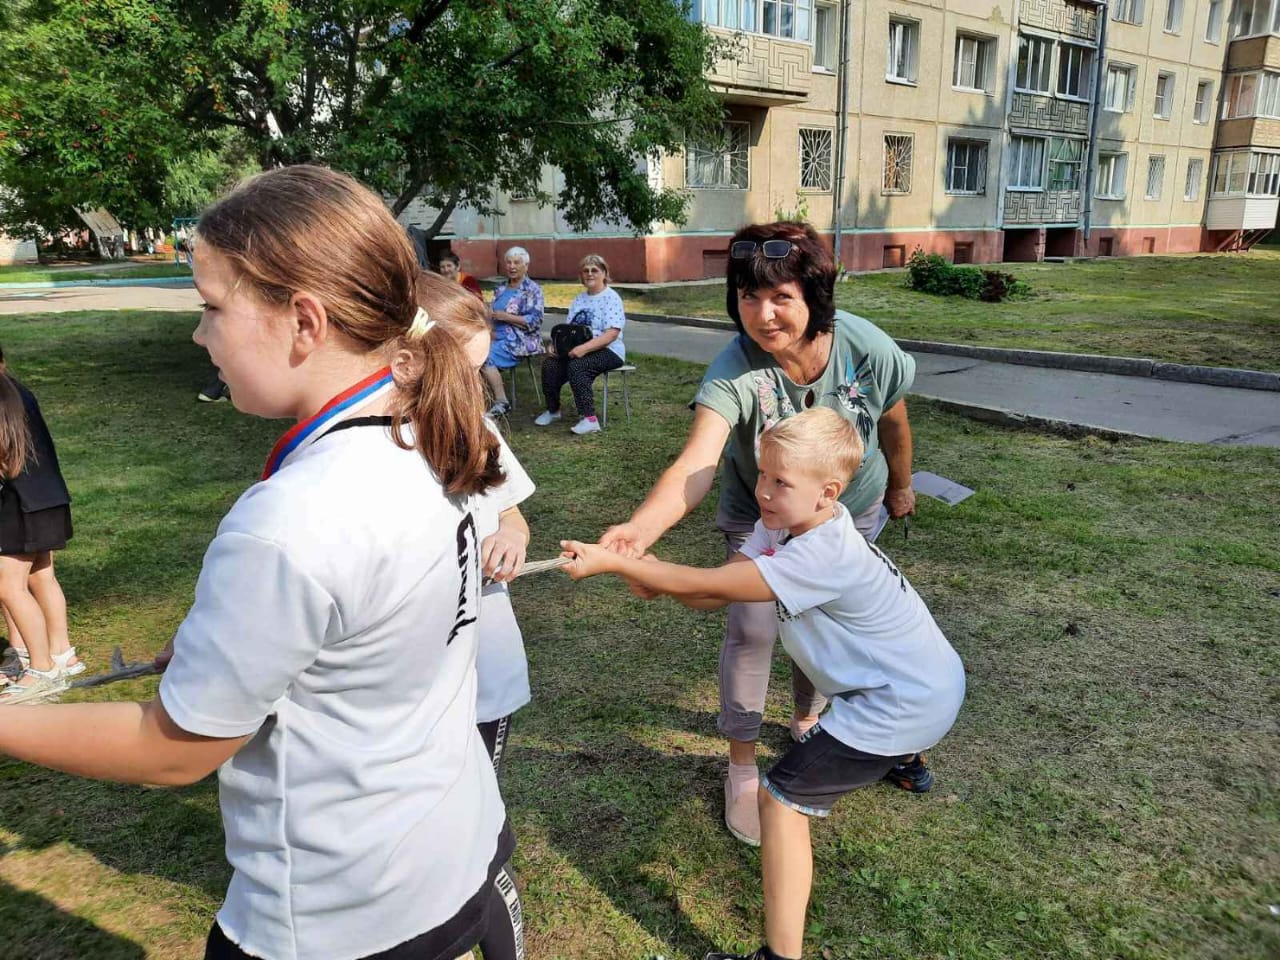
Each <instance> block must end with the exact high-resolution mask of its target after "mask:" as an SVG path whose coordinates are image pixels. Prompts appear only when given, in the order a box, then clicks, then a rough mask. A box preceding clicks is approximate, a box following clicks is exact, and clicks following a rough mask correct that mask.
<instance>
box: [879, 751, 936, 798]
mask: <svg viewBox="0 0 1280 960" xmlns="http://www.w3.org/2000/svg"><path fill="white" fill-rule="evenodd" d="M883 779H884V780H885V782H887V783H892V784H893V785H894V786H895V787H898V788H900V789H902V790H906V791H907V792H908V793H928V792H929V788H930V787H932V786H933V771H931V770H930V769H929V768H928V767H927V766H925V763H924V754H923V753H917V754H916V755H915V756H914V757H912V758H911V759H909V760H905V761H903V762H902V763H900V764H898V765H897V766H896V767H894V768H893V769H892V770H890V771H889V772H888V773H886V774H885V775H884V778H883Z"/></svg>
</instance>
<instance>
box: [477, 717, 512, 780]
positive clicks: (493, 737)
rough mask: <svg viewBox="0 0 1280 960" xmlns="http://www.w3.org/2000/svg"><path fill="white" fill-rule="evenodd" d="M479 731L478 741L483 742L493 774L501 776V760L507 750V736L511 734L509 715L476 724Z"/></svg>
mask: <svg viewBox="0 0 1280 960" xmlns="http://www.w3.org/2000/svg"><path fill="white" fill-rule="evenodd" d="M476 727H477V729H479V731H480V739H481V740H483V741H484V749H485V751H486V752H487V753H488V754H489V760H490V761H491V762H492V763H493V773H494V776H496V777H501V776H502V758H503V756H504V755H505V754H506V750H507V735H508V734H509V733H510V732H511V714H507V715H506V716H505V717H501V718H499V719H497V720H486V721H484V722H483V723H477V724H476Z"/></svg>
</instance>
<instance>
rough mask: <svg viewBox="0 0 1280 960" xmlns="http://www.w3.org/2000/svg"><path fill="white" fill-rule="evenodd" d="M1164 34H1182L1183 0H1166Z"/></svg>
mask: <svg viewBox="0 0 1280 960" xmlns="http://www.w3.org/2000/svg"><path fill="white" fill-rule="evenodd" d="M1164 32H1165V33H1181V32H1182V0H1166V3H1165V8H1164Z"/></svg>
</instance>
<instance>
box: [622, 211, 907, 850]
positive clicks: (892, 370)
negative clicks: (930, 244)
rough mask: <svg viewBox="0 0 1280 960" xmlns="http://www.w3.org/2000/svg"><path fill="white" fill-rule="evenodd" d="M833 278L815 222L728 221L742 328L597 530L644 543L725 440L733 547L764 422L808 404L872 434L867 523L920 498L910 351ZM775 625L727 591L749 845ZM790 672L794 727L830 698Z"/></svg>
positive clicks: (737, 818) (728, 812)
mask: <svg viewBox="0 0 1280 960" xmlns="http://www.w3.org/2000/svg"><path fill="white" fill-rule="evenodd" d="M835 279H836V264H835V261H834V259H833V258H832V256H831V251H830V249H829V248H828V247H827V246H826V244H825V243H823V241H822V240H821V239H820V238H819V237H818V234H817V233H816V231H814V229H813V228H812V227H811V226H809V225H808V224H804V223H794V222H780V223H766V224H755V225H752V226H749V227H744V228H743V229H742V230H739V231H738V232H737V233H736V234H734V236H733V239H732V240H731V241H730V243H729V268H728V276H727V282H726V307H727V309H728V313H729V316H730V317H731V318H732V319H733V322H734V324H735V325H736V326H737V328H738V333H739V335H738V337H737V338H736V339H735V340H734V341H733V342H732V343H731V344H729V345H728V346H727V347H725V349H724V350H723V351H721V353H720V355H719V356H718V357H716V359H715V360H713V361H712V363H711V366H710V367H708V368H707V373H706V375H705V376H704V377H703V381H702V385H701V387H700V388H699V390H698V393H697V396H696V397H695V398H694V417H693V427H692V429H691V430H690V432H689V439H688V441H687V442H686V443H685V447H684V450H683V451H682V452H681V454H680V456H679V457H678V458H677V459H676V461H675V462H674V463H673V464H672V465H671V466H670V467H669V468H668V469H667V471H666V472H665V473H663V475H662V476H661V477H660V478H659V480H658V482H657V483H656V484H655V485H654V487H653V489H652V490H651V491H650V492H649V496H648V497H647V498H646V499H645V501H644V503H643V504H642V505H641V506H640V508H639V509H637V510H636V512H635V513H634V514H633V515H632V516H631V519H630V520H628V521H627V522H626V523H623V524H619V525H617V526H614V527H610V528H609V529H608V530H607V531H606V532H605V534H604V536H603V537H601V538H600V543H601V544H603V545H605V546H608V547H610V548H611V549H614V550H617V551H619V552H625V553H632V554H636V555H640V554H643V553H644V552H645V551H647V550H648V549H649V548H650V547H651V546H652V545H653V544H654V543H655V542H656V541H657V540H658V538H659V537H661V536H662V535H663V534H664V533H666V531H667V530H668V529H670V528H671V527H672V526H674V525H675V524H676V523H677V522H679V521H680V520H681V519H682V518H683V517H684V516H685V515H686V514H687V513H689V512H690V511H691V510H693V509H694V508H695V507H696V506H697V505H698V504H699V503H701V502H702V499H703V498H704V497H705V496H706V495H707V493H708V492H709V491H710V490H711V485H712V483H713V481H714V480H715V474H716V465H717V464H718V463H719V462H720V458H721V454H722V453H723V455H724V463H725V466H724V471H723V474H722V476H721V483H720V508H719V511H718V513H717V516H716V525H717V526H718V527H719V528H720V530H721V531H722V532H723V534H724V536H725V543H726V546H727V549H728V553H729V554H730V555H732V554H733V553H735V552H736V551H737V549H738V547H739V546H740V545H741V544H742V541H743V540H744V539H745V538H746V536H747V535H748V534H749V533H750V532H751V529H752V527H753V526H754V524H755V522H756V520H757V519H758V518H759V510H758V508H757V506H756V501H755V483H756V474H757V472H758V471H757V466H756V454H757V447H758V442H759V438H760V435H761V434H762V433H764V431H766V430H768V429H769V427H771V426H772V425H773V424H774V423H777V422H778V421H779V420H780V419H783V418H785V417H788V416H791V415H793V414H795V413H796V412H798V411H800V410H804V409H807V408H809V407H812V406H827V407H831V408H832V409H834V410H836V411H837V412H838V413H840V414H841V415H842V416H844V417H846V418H848V419H849V420H850V421H851V422H852V423H853V424H854V426H856V427H857V429H858V432H859V434H860V435H861V436H862V440H863V443H864V445H865V446H866V457H865V459H864V460H863V464H862V467H861V468H860V469H859V471H858V473H857V474H856V475H855V476H854V478H853V482H852V483H850V484H849V487H848V489H847V490H846V491H845V492H844V494H843V495H842V497H841V500H842V502H843V503H844V505H845V507H846V508H847V509H848V510H849V513H850V515H851V516H852V517H853V518H854V522H855V525H856V526H857V527H858V530H859V531H860V532H861V533H863V535H864V536H865V535H869V534H871V531H873V530H874V529H875V527H876V520H877V517H878V515H879V513H880V507H881V503H883V504H884V506H885V508H886V509H887V510H888V512H889V516H890V517H894V518H897V517H903V516H906V515H908V514H910V513H912V512H913V511H914V510H915V494H914V493H913V492H912V490H911V426H910V423H909V422H908V420H907V407H906V402H905V401H904V400H903V397H904V396H905V394H906V392H907V390H908V389H909V388H910V386H911V382H912V380H913V378H914V376H915V361H914V360H913V359H912V358H911V357H910V356H909V355H908V354H906V353H904V352H903V351H902V350H900V349H899V348H898V346H897V344H895V343H894V342H893V340H892V339H891V338H890V337H889V336H888V335H887V334H885V333H884V331H882V330H880V329H879V328H878V327H876V326H875V325H874V324H872V323H870V322H869V321H867V320H864V319H862V318H861V317H855V316H853V315H852V314H848V313H845V312H843V311H837V310H836V309H835V304H834V291H835ZM726 444H727V446H726ZM776 639H777V619H776V615H775V613H774V608H773V604H771V603H734V604H730V605H729V608H728V619H727V623H726V627H725V638H724V643H723V645H722V647H721V653H720V719H719V724H718V726H719V729H720V732H721V733H722V734H723V735H724V736H725V737H727V738H728V739H729V775H728V778H727V779H726V781H725V822H726V824H727V825H728V827H729V830H730V831H731V832H732V833H733V834H734V835H735V836H736V837H738V838H739V839H740V840H743V841H745V842H747V843H750V844H752V845H756V844H758V843H759V842H760V820H759V814H758V812H757V808H756V791H757V787H758V784H759V774H758V772H757V769H756V763H755V744H756V739H757V738H758V736H759V732H760V723H761V720H762V715H763V711H764V702H765V696H766V694H767V692H768V683H769V668H770V662H771V659H772V656H773V645H774V642H775V641H776ZM792 674H793V683H792V686H793V692H794V694H795V713H794V715H793V717H792V721H791V732H792V736H794V737H797V738H798V737H799V736H800V735H802V734H803V733H804V732H805V731H806V730H807V729H808V728H809V727H811V726H812V725H813V724H814V723H815V722H816V721H817V715H818V713H819V712H820V711H821V710H822V709H823V707H824V706H825V701H824V699H823V697H822V696H821V695H820V694H818V693H817V692H816V691H814V689H813V685H812V684H811V683H810V682H809V680H808V678H807V677H805V676H804V675H803V674H802V673H801V672H800V671H799V670H798V669H795V668H794V667H793V669H792ZM887 779H892V781H893V782H895V783H897V784H898V785H899V786H902V787H904V788H905V789H909V790H915V791H923V790H927V789H928V788H929V786H930V784H931V782H932V775H931V774H930V773H929V771H928V769H927V768H926V767H925V766H924V763H923V760H922V759H921V758H918V757H917V758H915V759H914V760H913V761H912V762H911V763H908V764H904V765H903V766H902V767H901V768H899V769H896V770H895V771H894V772H893V773H891V774H890V777H889V778H887Z"/></svg>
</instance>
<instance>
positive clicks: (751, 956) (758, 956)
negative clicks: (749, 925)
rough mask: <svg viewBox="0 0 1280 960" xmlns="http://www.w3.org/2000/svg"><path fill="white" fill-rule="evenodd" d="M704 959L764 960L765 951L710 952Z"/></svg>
mask: <svg viewBox="0 0 1280 960" xmlns="http://www.w3.org/2000/svg"><path fill="white" fill-rule="evenodd" d="M702 960H764V951H763V950H756V951H755V952H753V953H708V954H707V955H706V956H705V957H703V958H702Z"/></svg>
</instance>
